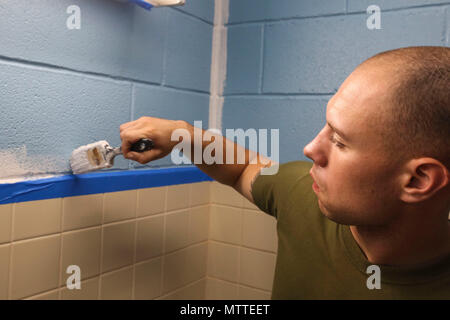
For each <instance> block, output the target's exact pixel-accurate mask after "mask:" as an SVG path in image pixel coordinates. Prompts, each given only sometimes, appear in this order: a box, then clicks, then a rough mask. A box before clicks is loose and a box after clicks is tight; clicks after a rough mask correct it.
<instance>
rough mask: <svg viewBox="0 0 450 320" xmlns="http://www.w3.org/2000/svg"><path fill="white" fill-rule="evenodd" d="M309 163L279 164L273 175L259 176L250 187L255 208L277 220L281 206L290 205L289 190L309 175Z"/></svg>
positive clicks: (310, 164) (310, 165)
mask: <svg viewBox="0 0 450 320" xmlns="http://www.w3.org/2000/svg"><path fill="white" fill-rule="evenodd" d="M311 167H312V163H311V162H307V161H293V162H287V163H284V164H280V166H279V169H278V172H277V173H276V174H274V175H263V174H259V175H258V176H257V177H256V179H255V181H254V182H253V185H252V196H253V200H254V202H255V204H256V206H257V207H258V208H259V209H261V210H262V211H264V212H266V213H267V214H270V215H272V216H274V217H275V218H278V213H279V211H280V209H281V208H282V206H283V205H286V204H288V203H290V199H289V194H290V192H289V191H290V190H291V189H292V188H293V187H294V186H295V185H296V183H297V182H298V181H299V180H301V179H302V178H304V177H305V176H307V175H309V170H310V169H311Z"/></svg>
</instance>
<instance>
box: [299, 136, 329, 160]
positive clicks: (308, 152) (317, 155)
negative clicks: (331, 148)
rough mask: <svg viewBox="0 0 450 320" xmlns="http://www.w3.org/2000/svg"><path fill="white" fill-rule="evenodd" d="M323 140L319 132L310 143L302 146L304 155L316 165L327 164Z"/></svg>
mask: <svg viewBox="0 0 450 320" xmlns="http://www.w3.org/2000/svg"><path fill="white" fill-rule="evenodd" d="M323 144H324V141H322V135H321V134H320V133H319V134H318V135H317V136H316V137H315V138H314V139H313V140H312V141H311V142H310V143H308V144H307V145H306V146H305V147H304V148H303V153H304V154H305V156H307V157H308V158H310V159H311V160H312V161H314V163H315V164H316V165H318V166H321V167H325V166H326V165H327V157H326V154H325V150H324V146H323Z"/></svg>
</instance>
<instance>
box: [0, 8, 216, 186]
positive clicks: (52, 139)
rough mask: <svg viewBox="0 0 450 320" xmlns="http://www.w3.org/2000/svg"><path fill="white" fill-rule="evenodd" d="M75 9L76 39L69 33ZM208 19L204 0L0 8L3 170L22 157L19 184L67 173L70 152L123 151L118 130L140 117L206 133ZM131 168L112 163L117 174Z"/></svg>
mask: <svg viewBox="0 0 450 320" xmlns="http://www.w3.org/2000/svg"><path fill="white" fill-rule="evenodd" d="M72 5H76V6H78V7H79V8H80V22H81V23H80V27H81V28H80V29H68V28H67V26H66V22H67V20H68V19H69V17H70V16H71V14H69V13H67V11H66V10H67V8H69V7H70V6H72ZM213 19H214V1H209V0H193V1H188V3H187V5H186V6H185V7H183V8H154V9H153V10H152V11H150V12H148V11H146V10H144V9H142V8H140V7H137V6H135V5H130V4H126V3H120V2H117V1H113V0H58V1H54V0H42V1H13V0H5V1H2V3H1V6H0V33H1V39H2V40H1V46H0V83H1V85H0V105H1V108H2V114H1V116H0V128H1V129H0V133H1V136H2V139H0V150H1V151H2V153H1V154H0V160H2V159H3V158H2V157H1V156H4V155H5V153H7V152H9V151H10V150H14V148H17V147H24V148H25V149H26V152H27V155H26V157H25V156H23V157H24V158H25V159H19V160H25V161H22V163H21V165H22V166H24V168H23V169H24V170H22V171H23V173H24V174H25V173H26V171H27V170H29V169H33V172H34V173H40V172H51V173H64V172H68V171H69V168H68V161H67V159H69V158H70V155H71V152H72V151H73V150H74V149H75V148H77V147H78V146H81V145H86V144H88V143H92V142H95V141H99V140H107V141H108V142H110V143H111V144H112V145H119V143H120V137H119V125H120V124H122V123H124V122H128V121H131V120H134V119H137V118H139V117H141V116H144V115H148V116H154V117H162V118H168V119H177V120H186V121H189V122H191V123H193V121H194V120H202V121H203V126H204V127H207V125H208V123H207V122H208V110H209V88H210V67H211V46H212V30H213ZM11 152H13V151H11ZM42 162H46V165H45V166H43V165H42ZM50 163H51V165H49V164H50ZM132 165H133V164H131V163H128V161H125V160H123V158H121V157H118V158H117V161H116V166H115V168H116V169H128V168H129V167H130V166H132ZM171 165H172V163H171V161H170V157H167V158H165V159H163V160H158V161H155V162H153V163H152V164H151V166H154V167H155V166H171ZM2 167H3V170H2V168H0V179H1V178H3V177H5V176H7V175H8V174H9V173H8V172H6V171H5V166H2ZM30 167H32V168H30Z"/></svg>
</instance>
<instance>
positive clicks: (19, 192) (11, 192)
mask: <svg viewBox="0 0 450 320" xmlns="http://www.w3.org/2000/svg"><path fill="white" fill-rule="evenodd" d="M212 180H213V179H211V178H210V177H209V176H208V175H207V174H205V173H204V172H202V171H201V170H200V169H198V168H197V167H181V168H164V169H152V170H132V171H116V172H100V173H87V174H81V175H66V176H61V177H55V178H49V179H40V180H29V181H22V182H18V183H11V184H0V204H7V203H14V202H26V201H34V200H44V199H54V198H65V197H74V196H83V195H88V194H96V193H107V192H116V191H125V190H134V189H143V188H153V187H162V186H169V185H175V184H185V183H195V182H201V181H212Z"/></svg>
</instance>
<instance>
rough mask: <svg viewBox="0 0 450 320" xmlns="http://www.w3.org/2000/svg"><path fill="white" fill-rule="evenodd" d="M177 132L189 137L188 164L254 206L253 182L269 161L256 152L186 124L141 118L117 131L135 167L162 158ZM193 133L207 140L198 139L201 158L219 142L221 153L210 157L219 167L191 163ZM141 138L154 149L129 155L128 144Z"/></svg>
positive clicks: (172, 145)
mask: <svg viewBox="0 0 450 320" xmlns="http://www.w3.org/2000/svg"><path fill="white" fill-rule="evenodd" d="M177 129H184V130H186V132H187V133H188V134H189V135H190V137H191V152H190V155H189V157H190V159H191V162H192V163H194V164H195V165H196V166H197V167H198V168H199V169H200V170H202V171H203V172H205V173H206V174H207V175H208V176H210V177H211V178H213V179H214V180H216V181H218V182H220V183H222V184H226V185H229V186H231V187H233V188H234V189H235V190H236V191H238V192H239V193H241V194H242V195H243V196H244V197H246V198H247V199H248V200H249V201H251V202H254V201H253V197H252V192H251V187H252V184H253V181H254V180H255V178H256V177H257V175H258V174H259V172H260V170H261V168H263V167H267V166H269V165H270V164H271V160H270V159H268V158H266V157H263V156H261V155H259V154H257V153H256V152H253V151H250V150H247V149H245V148H243V147H242V146H240V145H238V144H236V143H234V142H232V141H231V140H228V139H226V138H225V137H223V136H221V135H217V134H212V133H210V132H207V131H206V130H201V129H200V128H195V127H194V126H192V125H190V124H189V123H187V122H186V121H174V120H166V119H160V118H152V117H143V118H140V119H138V120H136V121H132V122H129V123H126V124H123V125H122V126H121V127H120V133H121V134H120V136H121V139H122V150H123V155H124V157H125V158H127V159H131V160H135V161H137V162H139V163H147V162H150V161H153V160H156V159H159V158H162V157H165V156H166V155H168V154H169V153H170V152H172V149H173V148H174V147H175V146H176V145H177V144H178V143H179V142H180V141H172V140H171V136H172V132H173V131H174V130H177ZM194 130H198V132H195V133H196V134H197V135H198V133H199V131H200V130H201V133H202V136H203V135H205V134H206V135H208V136H209V137H208V139H206V140H205V139H202V141H201V151H202V152H201V153H202V155H203V151H204V150H205V148H206V147H207V146H208V145H209V144H210V143H212V142H213V141H215V140H214V139H222V146H223V148H222V152H221V153H220V150H217V151H218V152H219V154H218V155H216V154H213V156H215V157H216V159H217V158H218V159H222V161H221V162H222V163H212V164H207V163H205V161H204V159H203V157H202V159H201V163H195V161H194V160H198V159H194V151H195V149H194V143H195V139H194ZM141 138H148V139H152V140H153V142H154V149H152V150H150V151H147V152H145V153H143V154H139V153H135V152H130V146H131V144H133V143H134V142H136V141H137V140H139V139H141ZM227 154H228V159H227ZM239 155H240V157H239ZM227 160H228V161H227Z"/></svg>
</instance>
